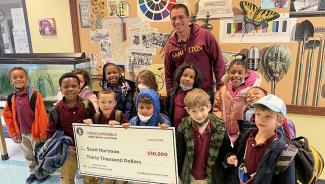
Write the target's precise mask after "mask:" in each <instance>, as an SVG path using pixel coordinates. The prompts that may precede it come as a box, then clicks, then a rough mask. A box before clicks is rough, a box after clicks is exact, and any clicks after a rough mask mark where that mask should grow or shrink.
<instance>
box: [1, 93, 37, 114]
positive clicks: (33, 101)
mask: <svg viewBox="0 0 325 184" xmlns="http://www.w3.org/2000/svg"><path fill="white" fill-rule="evenodd" d="M13 95H14V94H13V93H10V94H9V95H8V97H7V104H8V107H9V109H10V111H12V102H11V99H12V96H13ZM28 97H29V106H30V108H31V109H32V110H33V113H34V112H35V107H36V100H37V91H36V90H35V91H34V92H33V94H32V95H30V94H29V95H28Z"/></svg>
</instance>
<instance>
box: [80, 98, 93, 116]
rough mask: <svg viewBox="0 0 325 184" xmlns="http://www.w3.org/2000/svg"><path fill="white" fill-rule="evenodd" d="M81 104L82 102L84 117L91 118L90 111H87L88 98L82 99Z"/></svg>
mask: <svg viewBox="0 0 325 184" xmlns="http://www.w3.org/2000/svg"><path fill="white" fill-rule="evenodd" d="M82 104H83V106H84V108H85V112H86V118H91V117H90V113H89V100H88V99H85V100H83V101H82Z"/></svg>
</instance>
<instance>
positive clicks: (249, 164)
mask: <svg viewBox="0 0 325 184" xmlns="http://www.w3.org/2000/svg"><path fill="white" fill-rule="evenodd" d="M253 106H254V107H255V108H256V113H255V124H256V127H257V128H247V129H243V131H242V130H241V132H240V136H239V140H238V144H236V146H235V148H234V150H236V151H235V152H236V155H231V156H228V158H227V163H228V164H231V165H234V166H237V165H239V168H238V177H237V179H236V178H233V179H234V180H233V181H232V182H229V181H228V183H249V184H253V183H254V184H273V183H274V184H282V183H283V184H288V183H295V182H296V180H295V167H294V162H293V163H291V165H290V167H288V169H287V170H285V171H284V172H282V173H280V174H275V168H276V163H277V158H278V156H279V155H280V154H281V152H282V151H283V150H285V149H286V144H287V140H286V138H285V135H284V134H283V133H280V132H279V131H278V130H277V128H278V127H279V126H281V124H282V123H283V121H284V120H285V115H286V105H285V103H284V102H283V101H282V100H281V99H280V98H278V97H276V96H274V95H272V94H269V95H266V96H264V97H262V98H260V99H259V100H258V101H256V102H255V103H254V104H253ZM236 180H237V181H236Z"/></svg>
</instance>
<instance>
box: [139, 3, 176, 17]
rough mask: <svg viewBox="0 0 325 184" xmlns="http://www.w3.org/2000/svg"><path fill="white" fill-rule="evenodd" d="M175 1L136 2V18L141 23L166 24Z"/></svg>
mask: <svg viewBox="0 0 325 184" xmlns="http://www.w3.org/2000/svg"><path fill="white" fill-rule="evenodd" d="M175 4H176V0H137V7H138V17H139V18H141V19H142V20H143V21H149V22H166V21H169V15H170V11H171V9H172V7H173V6H174V5H175Z"/></svg>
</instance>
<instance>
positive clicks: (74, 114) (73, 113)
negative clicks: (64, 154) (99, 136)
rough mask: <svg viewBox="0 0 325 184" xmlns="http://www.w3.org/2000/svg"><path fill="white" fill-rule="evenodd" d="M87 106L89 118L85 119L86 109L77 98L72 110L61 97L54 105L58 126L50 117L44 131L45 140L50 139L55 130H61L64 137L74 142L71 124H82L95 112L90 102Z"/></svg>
mask: <svg viewBox="0 0 325 184" xmlns="http://www.w3.org/2000/svg"><path fill="white" fill-rule="evenodd" d="M88 105H89V108H88V115H89V117H86V115H87V113H86V109H85V107H84V104H83V102H82V100H81V98H80V97H79V96H78V100H77V103H76V105H75V106H74V107H72V108H70V107H68V106H67V104H66V103H65V101H64V97H63V99H62V100H61V101H60V102H58V103H57V104H56V105H55V108H56V110H57V112H58V116H59V117H58V118H59V122H58V124H55V122H54V121H53V118H52V117H51V116H50V118H49V125H48V127H47V130H46V135H47V138H51V137H52V136H53V135H54V133H55V131H56V130H58V129H62V130H63V131H64V134H65V135H67V136H69V137H71V138H72V139H73V140H74V136H73V128H72V124H73V123H83V120H84V119H87V118H92V117H94V114H95V112H96V110H95V108H94V106H93V104H92V103H91V102H90V101H89V102H88Z"/></svg>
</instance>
